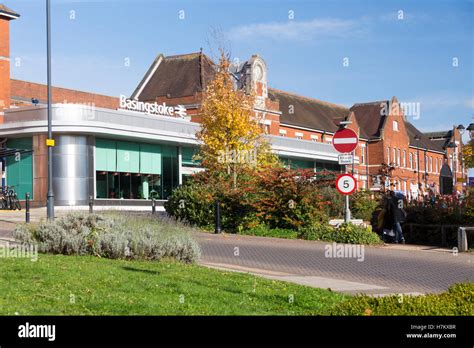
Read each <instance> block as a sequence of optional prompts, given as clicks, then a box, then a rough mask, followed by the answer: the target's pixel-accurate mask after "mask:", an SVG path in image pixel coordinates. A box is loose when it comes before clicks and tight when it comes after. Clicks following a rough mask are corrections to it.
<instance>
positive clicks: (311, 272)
mask: <svg viewBox="0 0 474 348" xmlns="http://www.w3.org/2000/svg"><path fill="white" fill-rule="evenodd" d="M196 236H197V239H198V241H199V243H200V245H201V248H202V258H201V262H202V263H203V264H219V265H225V267H228V268H233V267H235V268H236V269H241V268H243V269H252V270H255V271H256V272H252V273H265V272H266V271H276V272H282V273H285V274H291V275H296V276H317V277H324V278H330V279H335V280H345V281H351V282H357V283H365V284H372V285H376V286H382V287H385V288H387V289H386V290H377V289H375V290H368V291H363V292H365V293H368V294H370V293H372V294H384V293H428V292H442V291H445V290H446V289H447V288H448V287H449V286H450V285H452V284H454V283H456V282H461V281H471V282H473V281H474V255H473V254H472V253H470V254H466V253H459V254H457V255H454V254H453V253H452V252H450V251H448V250H444V251H441V250H436V251H430V250H422V248H416V247H411V248H410V247H409V246H407V247H402V246H400V248H394V247H393V246H377V247H367V246H366V247H365V257H364V261H362V262H359V261H357V259H356V258H327V257H325V253H324V251H325V249H324V248H325V245H326V244H327V243H324V242H315V241H300V240H285V239H277V238H262V237H251V236H237V235H228V234H225V235H214V234H207V233H197V234H196ZM235 247H238V251H239V255H238V256H235V255H234V251H235V249H234V248H235ZM358 292H360V291H358Z"/></svg>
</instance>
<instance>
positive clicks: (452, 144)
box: [447, 142, 458, 193]
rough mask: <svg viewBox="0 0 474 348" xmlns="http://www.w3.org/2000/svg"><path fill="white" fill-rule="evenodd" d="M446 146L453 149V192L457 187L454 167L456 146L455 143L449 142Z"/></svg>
mask: <svg viewBox="0 0 474 348" xmlns="http://www.w3.org/2000/svg"><path fill="white" fill-rule="evenodd" d="M447 147H448V148H450V149H453V154H452V155H451V156H452V160H453V161H452V167H453V173H454V175H453V176H454V177H453V187H454V191H455V192H454V193H457V188H456V167H457V162H456V161H457V159H456V148H457V147H458V146H457V145H456V143H453V142H451V143H449V144H448V145H447Z"/></svg>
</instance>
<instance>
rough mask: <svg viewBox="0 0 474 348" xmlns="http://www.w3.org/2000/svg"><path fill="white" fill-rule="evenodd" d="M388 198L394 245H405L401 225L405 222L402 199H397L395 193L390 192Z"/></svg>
mask: <svg viewBox="0 0 474 348" xmlns="http://www.w3.org/2000/svg"><path fill="white" fill-rule="evenodd" d="M389 196H390V198H389V201H388V215H389V216H390V217H391V220H392V223H393V230H394V231H395V243H402V244H405V238H404V237H403V231H402V225H401V224H402V223H403V222H405V216H406V213H405V210H403V204H404V202H403V199H402V198H398V197H397V196H396V195H395V192H393V191H390V194H389Z"/></svg>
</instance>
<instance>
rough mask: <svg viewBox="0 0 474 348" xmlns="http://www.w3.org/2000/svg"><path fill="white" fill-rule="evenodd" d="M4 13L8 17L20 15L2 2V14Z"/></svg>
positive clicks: (0, 8) (0, 5) (0, 10)
mask: <svg viewBox="0 0 474 348" xmlns="http://www.w3.org/2000/svg"><path fill="white" fill-rule="evenodd" d="M2 14H4V15H7V16H8V17H15V18H18V17H20V15H19V14H18V13H16V12H15V11H13V10H12V9H10V8H8V7H6V6H5V5H4V4H0V16H1V15H2Z"/></svg>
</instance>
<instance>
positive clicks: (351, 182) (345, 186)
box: [336, 174, 357, 195]
mask: <svg viewBox="0 0 474 348" xmlns="http://www.w3.org/2000/svg"><path fill="white" fill-rule="evenodd" d="M336 188H337V190H338V191H339V192H340V193H342V194H343V195H350V194H352V193H353V192H354V191H355V190H356V189H357V180H356V179H355V178H354V177H353V176H352V175H351V174H341V175H339V176H338V177H337V179H336Z"/></svg>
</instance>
